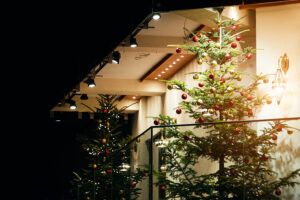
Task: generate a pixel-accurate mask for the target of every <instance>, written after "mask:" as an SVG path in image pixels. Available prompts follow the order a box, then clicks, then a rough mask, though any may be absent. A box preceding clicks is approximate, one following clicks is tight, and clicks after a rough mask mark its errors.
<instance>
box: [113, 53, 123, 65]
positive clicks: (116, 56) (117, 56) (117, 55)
mask: <svg viewBox="0 0 300 200" xmlns="http://www.w3.org/2000/svg"><path fill="white" fill-rule="evenodd" d="M120 58H121V54H120V52H118V51H114V52H113V53H112V62H113V63H116V64H119V62H120Z"/></svg>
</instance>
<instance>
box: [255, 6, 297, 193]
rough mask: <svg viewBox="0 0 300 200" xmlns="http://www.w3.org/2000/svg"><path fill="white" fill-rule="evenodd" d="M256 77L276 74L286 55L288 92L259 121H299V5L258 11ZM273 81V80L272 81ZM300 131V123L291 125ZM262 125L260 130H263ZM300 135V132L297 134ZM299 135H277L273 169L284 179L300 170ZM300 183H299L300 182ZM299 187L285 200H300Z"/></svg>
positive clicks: (266, 88)
mask: <svg viewBox="0 0 300 200" xmlns="http://www.w3.org/2000/svg"><path fill="white" fill-rule="evenodd" d="M256 41H257V43H256V44H257V48H262V49H263V50H262V51H259V53H258V54H257V73H261V72H262V73H265V74H269V73H270V74H274V73H275V71H276V67H277V62H278V58H279V57H280V56H282V55H283V54H284V52H286V53H287V55H288V57H289V59H290V69H289V71H288V72H287V74H286V78H287V81H288V89H287V91H286V93H285V95H284V97H283V99H282V102H281V104H280V106H278V105H277V104H276V103H275V102H274V101H273V103H272V104H271V105H266V106H264V107H263V108H262V110H261V112H260V113H259V116H258V117H259V118H269V117H272V118H274V117H299V116H300V104H299V100H300V79H299V77H300V4H293V5H286V6H275V7H267V8H259V9H257V10H256ZM271 81H272V79H271ZM268 91H270V85H266V86H265V87H263V88H261V92H262V93H265V92H268ZM289 125H292V126H296V127H298V128H300V121H299V120H298V121H294V122H289ZM262 126H263V124H260V126H259V127H262ZM298 133H299V132H298ZM299 141H300V135H299V134H297V133H294V134H293V135H287V134H286V132H283V133H281V134H279V135H278V141H277V144H278V146H277V149H276V151H275V152H276V161H274V162H273V164H274V165H273V169H274V170H276V171H277V172H278V173H279V174H278V176H279V177H281V176H284V175H286V174H288V173H290V172H291V171H292V170H295V169H297V168H300V153H299V152H300V145H299ZM298 180H300V179H298ZM299 195H300V187H297V188H296V189H295V190H293V189H291V190H284V191H283V192H282V198H283V199H300V196H299Z"/></svg>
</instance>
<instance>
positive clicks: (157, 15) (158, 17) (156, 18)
mask: <svg viewBox="0 0 300 200" xmlns="http://www.w3.org/2000/svg"><path fill="white" fill-rule="evenodd" d="M160 18H161V16H160V13H158V12H155V13H153V15H152V19H153V20H156V21H158V20H160Z"/></svg>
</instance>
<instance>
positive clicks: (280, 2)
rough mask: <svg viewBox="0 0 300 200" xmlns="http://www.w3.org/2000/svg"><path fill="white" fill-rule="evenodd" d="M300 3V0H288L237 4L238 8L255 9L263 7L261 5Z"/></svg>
mask: <svg viewBox="0 0 300 200" xmlns="http://www.w3.org/2000/svg"><path fill="white" fill-rule="evenodd" d="M295 3H300V0H289V1H276V2H264V3H255V4H247V5H241V6H239V9H240V10H246V9H255V8H263V7H270V6H283V5H289V4H295Z"/></svg>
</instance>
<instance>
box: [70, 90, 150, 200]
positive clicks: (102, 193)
mask: <svg viewBox="0 0 300 200" xmlns="http://www.w3.org/2000/svg"><path fill="white" fill-rule="evenodd" d="M97 100H98V102H99V105H100V108H96V111H94V110H93V109H92V108H90V109H91V110H92V111H94V116H95V123H96V126H95V128H94V129H92V130H91V133H90V134H89V135H87V136H86V137H83V138H81V139H80V140H81V141H82V142H83V144H82V148H83V150H84V151H85V152H86V158H87V162H88V166H87V168H86V169H82V172H81V173H75V172H74V175H75V176H76V177H75V178H74V180H73V181H72V184H73V186H74V187H73V191H72V192H73V194H74V196H75V197H76V198H77V199H82V200H89V199H90V200H95V199H103V200H104V199H106V200H109V199H122V200H126V199H137V197H138V195H139V190H140V189H139V188H137V187H136V184H137V183H138V182H139V181H141V180H142V178H143V176H144V172H143V171H141V170H140V169H139V168H137V169H130V149H129V148H124V147H125V145H126V144H127V142H128V141H129V139H130V138H129V137H128V136H126V135H125V134H124V133H123V132H122V131H123V129H124V128H123V126H124V122H123V121H124V120H123V121H122V120H121V116H122V114H121V113H122V111H124V110H125V109H126V108H127V107H124V108H122V109H120V110H119V109H118V108H117V106H116V102H117V100H118V98H117V96H114V95H100V98H98V99H97ZM133 170H135V171H133ZM79 174H80V175H79Z"/></svg>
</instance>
